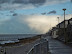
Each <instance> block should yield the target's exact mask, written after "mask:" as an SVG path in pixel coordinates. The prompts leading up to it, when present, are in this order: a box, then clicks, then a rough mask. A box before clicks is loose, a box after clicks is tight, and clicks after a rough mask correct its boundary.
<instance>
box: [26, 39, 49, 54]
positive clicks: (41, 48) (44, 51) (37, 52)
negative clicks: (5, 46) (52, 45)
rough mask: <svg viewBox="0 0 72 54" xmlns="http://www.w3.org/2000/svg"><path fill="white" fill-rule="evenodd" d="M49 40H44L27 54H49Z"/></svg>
mask: <svg viewBox="0 0 72 54" xmlns="http://www.w3.org/2000/svg"><path fill="white" fill-rule="evenodd" d="M48 45H49V44H48V40H46V39H45V40H44V41H42V42H40V43H38V44H36V45H35V46H33V47H32V48H31V50H30V51H29V52H28V53H27V54H49V46H48Z"/></svg>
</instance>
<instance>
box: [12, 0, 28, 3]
mask: <svg viewBox="0 0 72 54" xmlns="http://www.w3.org/2000/svg"><path fill="white" fill-rule="evenodd" d="M13 3H20V4H27V3H28V1H26V0H14V1H13Z"/></svg>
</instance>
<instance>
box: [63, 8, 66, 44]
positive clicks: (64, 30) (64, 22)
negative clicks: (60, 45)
mask: <svg viewBox="0 0 72 54" xmlns="http://www.w3.org/2000/svg"><path fill="white" fill-rule="evenodd" d="M63 11H64V38H65V43H67V38H66V31H65V11H66V9H65V8H64V9H63Z"/></svg>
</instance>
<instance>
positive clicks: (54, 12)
mask: <svg viewBox="0 0 72 54" xmlns="http://www.w3.org/2000/svg"><path fill="white" fill-rule="evenodd" d="M52 13H53V14H56V11H55V10H53V11H50V12H49V13H48V14H52Z"/></svg>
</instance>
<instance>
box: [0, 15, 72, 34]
mask: <svg viewBox="0 0 72 54" xmlns="http://www.w3.org/2000/svg"><path fill="white" fill-rule="evenodd" d="M57 17H59V22H61V21H63V20H64V16H60V15H50V16H47V15H17V16H11V17H6V16H4V17H0V33H3V34H5V33H6V34H29V33H30V34H36V33H37V34H40V33H41V34H42V33H46V32H48V31H49V29H50V28H51V27H54V26H55V25H57V24H58V19H57ZM71 17H72V14H69V15H66V19H70V18H71Z"/></svg>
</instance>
